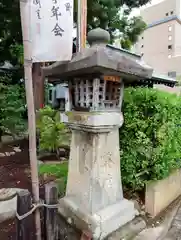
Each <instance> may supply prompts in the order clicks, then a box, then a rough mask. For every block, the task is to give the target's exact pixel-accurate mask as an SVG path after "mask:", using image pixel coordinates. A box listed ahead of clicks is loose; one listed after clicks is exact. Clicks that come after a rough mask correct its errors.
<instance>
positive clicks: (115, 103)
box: [70, 77, 121, 111]
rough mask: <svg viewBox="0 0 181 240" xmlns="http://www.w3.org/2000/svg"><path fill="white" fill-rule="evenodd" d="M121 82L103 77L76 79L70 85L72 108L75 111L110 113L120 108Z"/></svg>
mask: <svg viewBox="0 0 181 240" xmlns="http://www.w3.org/2000/svg"><path fill="white" fill-rule="evenodd" d="M120 85H121V81H120V79H119V81H112V80H110V79H109V78H108V79H107V80H105V79H104V78H103V77H100V78H94V79H88V78H87V79H86V78H76V79H74V80H73V81H72V83H71V93H70V94H71V96H72V106H73V108H74V109H75V110H77V111H79V110H80V111H105V110H106V111H107V110H108V111H111V110H113V111H114V110H115V109H119V108H120V89H121V88H120V87H121V86H120Z"/></svg>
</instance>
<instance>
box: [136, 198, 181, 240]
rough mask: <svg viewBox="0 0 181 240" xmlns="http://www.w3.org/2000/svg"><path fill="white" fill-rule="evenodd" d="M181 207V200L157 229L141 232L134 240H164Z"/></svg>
mask: <svg viewBox="0 0 181 240" xmlns="http://www.w3.org/2000/svg"><path fill="white" fill-rule="evenodd" d="M180 206H181V200H179V201H178V203H177V205H176V207H174V208H173V209H172V211H171V212H170V213H169V214H168V215H167V216H166V219H165V220H164V222H163V223H162V224H161V225H160V226H158V227H155V228H147V229H144V230H143V231H142V232H140V233H139V234H138V235H137V236H136V237H135V238H133V239H134V240H163V239H164V238H165V236H166V234H167V233H168V231H169V229H170V227H171V225H172V222H173V220H174V218H175V216H176V214H177V212H178V209H179V207H180Z"/></svg>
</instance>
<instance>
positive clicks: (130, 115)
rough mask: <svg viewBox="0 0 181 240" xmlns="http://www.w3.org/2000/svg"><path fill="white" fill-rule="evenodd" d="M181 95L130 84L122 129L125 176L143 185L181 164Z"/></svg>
mask: <svg viewBox="0 0 181 240" xmlns="http://www.w3.org/2000/svg"><path fill="white" fill-rule="evenodd" d="M180 104H181V99H180V98H179V97H177V96H176V95H174V94H169V93H165V92H161V91H158V90H154V89H148V88H128V89H126V91H125V97H124V104H123V112H124V118H125V122H124V125H123V127H122V128H121V129H120V147H121V166H122V169H121V170H122V178H123V182H124V184H125V185H126V186H128V187H131V188H132V189H134V190H136V189H141V188H143V187H144V184H145V183H146V182H147V181H149V180H159V179H163V178H165V177H167V176H168V175H169V174H170V173H171V172H172V171H173V170H174V169H177V168H180V167H181V159H180V158H181V124H180V119H181V108H180Z"/></svg>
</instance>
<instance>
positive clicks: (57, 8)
mask: <svg viewBox="0 0 181 240" xmlns="http://www.w3.org/2000/svg"><path fill="white" fill-rule="evenodd" d="M51 11H52V14H53V15H52V17H56V20H58V17H59V16H61V15H62V14H61V13H60V12H59V7H55V6H53V8H52V10H51Z"/></svg>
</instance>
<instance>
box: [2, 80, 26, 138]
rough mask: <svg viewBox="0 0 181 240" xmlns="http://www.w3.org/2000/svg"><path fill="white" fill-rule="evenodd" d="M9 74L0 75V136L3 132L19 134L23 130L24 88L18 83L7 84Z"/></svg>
mask: <svg viewBox="0 0 181 240" xmlns="http://www.w3.org/2000/svg"><path fill="white" fill-rule="evenodd" d="M10 81H11V79H10V76H8V75H7V76H1V77H0V137H1V136H2V135H3V134H9V135H12V136H15V135H19V134H21V133H22V132H23V131H24V130H25V121H24V119H23V114H24V112H25V94H24V91H23V90H24V89H22V87H21V86H19V85H17V84H16V85H12V84H8V83H9V82H10Z"/></svg>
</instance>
